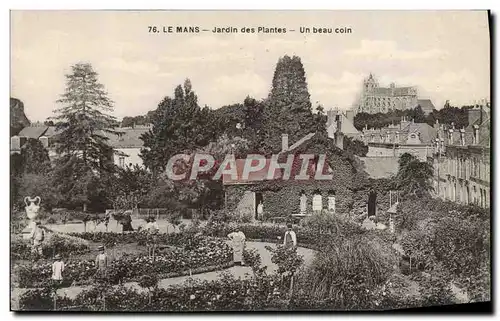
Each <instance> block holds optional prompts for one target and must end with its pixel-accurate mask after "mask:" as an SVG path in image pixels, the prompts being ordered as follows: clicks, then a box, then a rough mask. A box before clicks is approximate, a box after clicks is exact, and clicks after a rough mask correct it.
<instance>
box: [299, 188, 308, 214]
mask: <svg viewBox="0 0 500 321" xmlns="http://www.w3.org/2000/svg"><path fill="white" fill-rule="evenodd" d="M306 212H307V196H306V194H305V193H304V192H302V193H301V194H300V214H305V213H306Z"/></svg>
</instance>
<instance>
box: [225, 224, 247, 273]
mask: <svg viewBox="0 0 500 321" xmlns="http://www.w3.org/2000/svg"><path fill="white" fill-rule="evenodd" d="M227 237H228V238H229V239H230V240H231V241H232V247H233V261H234V264H235V265H245V263H244V262H243V251H244V250H245V240H246V237H245V234H244V233H243V232H242V231H240V230H239V229H238V230H236V231H235V232H232V233H230V234H229V235H228V236H227Z"/></svg>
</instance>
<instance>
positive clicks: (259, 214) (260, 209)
mask: <svg viewBox="0 0 500 321" xmlns="http://www.w3.org/2000/svg"><path fill="white" fill-rule="evenodd" d="M263 216H264V205H263V204H262V201H260V203H259V205H257V218H258V219H259V220H262V218H263Z"/></svg>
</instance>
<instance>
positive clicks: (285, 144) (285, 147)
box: [281, 134, 288, 152]
mask: <svg viewBox="0 0 500 321" xmlns="http://www.w3.org/2000/svg"><path fill="white" fill-rule="evenodd" d="M287 150H288V134H281V151H282V152H286V151H287Z"/></svg>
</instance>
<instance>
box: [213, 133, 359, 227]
mask: <svg viewBox="0 0 500 321" xmlns="http://www.w3.org/2000/svg"><path fill="white" fill-rule="evenodd" d="M339 145H340V146H339ZM337 146H339V147H341V146H342V140H341V139H339V138H336V139H329V138H328V137H327V136H326V135H325V134H323V133H311V134H308V135H306V136H305V137H303V138H302V139H300V140H299V141H297V142H296V143H295V144H293V145H291V146H288V136H287V135H286V134H284V135H283V136H282V150H281V152H280V153H279V155H278V163H279V164H284V163H287V161H289V160H290V158H292V159H293V161H292V166H291V170H290V173H286V171H285V170H284V169H281V168H278V169H276V170H275V171H274V174H269V172H270V169H271V172H272V170H273V169H274V167H272V165H271V163H272V162H271V159H269V158H267V159H266V162H265V165H264V167H263V168H262V169H261V170H259V171H256V172H253V173H251V174H250V175H248V177H247V178H246V177H244V175H243V174H244V173H243V172H244V166H245V162H246V161H247V160H246V159H237V160H236V168H237V170H236V172H237V177H234V176H231V175H227V174H224V175H223V177H222V178H223V184H224V189H225V208H226V210H228V211H230V212H233V213H235V214H237V215H239V216H240V217H245V218H246V219H247V220H262V219H268V218H274V217H287V216H290V215H295V216H307V215H311V214H313V213H314V212H316V211H321V210H328V211H330V212H332V213H336V214H347V213H349V212H350V210H351V209H352V205H353V202H352V199H353V197H352V196H353V195H352V193H353V192H352V186H353V180H354V179H355V177H356V174H357V167H356V160H355V158H354V157H352V156H349V155H347V154H346V153H345V152H344V151H343V150H342V149H341V148H339V147H337ZM305 154H307V155H313V156H312V157H311V159H309V160H308V162H307V165H303V163H304V164H306V162H305V161H303V157H304V156H301V155H305ZM270 167H271V168H270ZM306 167H307V170H306V169H305V168H306ZM318 171H320V172H321V173H319V174H321V175H322V177H325V176H328V175H330V178H329V179H317V178H318V175H317V174H318ZM304 172H306V173H307V175H306V176H308V177H309V178H308V179H299V178H300V175H303V174H304ZM247 174H248V173H247ZM287 175H289V176H287ZM288 177H289V178H288ZM287 178H288V179H287Z"/></svg>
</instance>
